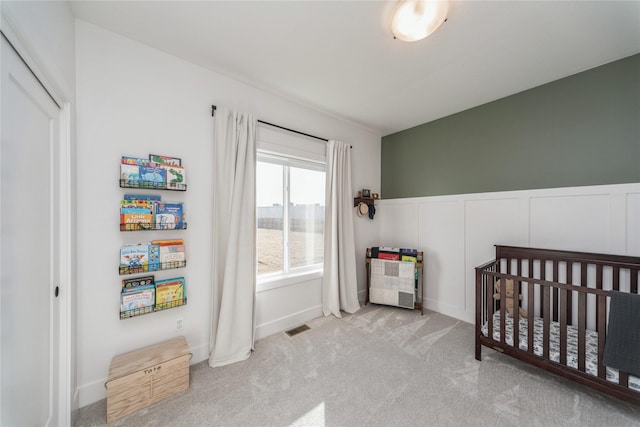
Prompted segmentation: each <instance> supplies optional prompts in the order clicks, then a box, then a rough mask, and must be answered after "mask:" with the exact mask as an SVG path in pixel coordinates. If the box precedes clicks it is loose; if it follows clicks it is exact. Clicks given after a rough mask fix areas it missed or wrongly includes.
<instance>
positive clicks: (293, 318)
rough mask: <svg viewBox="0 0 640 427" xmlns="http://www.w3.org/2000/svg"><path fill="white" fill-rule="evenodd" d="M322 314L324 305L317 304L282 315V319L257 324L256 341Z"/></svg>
mask: <svg viewBox="0 0 640 427" xmlns="http://www.w3.org/2000/svg"><path fill="white" fill-rule="evenodd" d="M320 316H322V305H317V306H314V307H311V308H308V309H306V310H302V311H299V312H297V313H293V314H291V315H288V316H285V317H281V318H280V319H276V320H272V321H271V322H267V323H263V324H262V325H257V326H256V341H257V340H260V339H262V338H265V337H268V336H269V335H273V334H277V333H278V332H282V331H286V330H288V329H291V328H294V327H296V326H300V325H301V324H303V323H305V322H308V321H309V320H312V319H315V318H317V317H320Z"/></svg>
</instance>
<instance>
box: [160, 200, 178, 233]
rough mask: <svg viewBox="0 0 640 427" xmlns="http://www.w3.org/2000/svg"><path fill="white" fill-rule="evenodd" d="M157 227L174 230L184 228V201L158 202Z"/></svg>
mask: <svg viewBox="0 0 640 427" xmlns="http://www.w3.org/2000/svg"><path fill="white" fill-rule="evenodd" d="M155 208H156V209H155V217H156V228H158V229H160V230H174V229H182V228H184V205H183V204H182V203H169V202H156V205H155Z"/></svg>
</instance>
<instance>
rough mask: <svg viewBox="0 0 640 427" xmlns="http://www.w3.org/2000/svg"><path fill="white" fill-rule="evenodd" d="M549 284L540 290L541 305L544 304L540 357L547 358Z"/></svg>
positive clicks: (549, 322)
mask: <svg viewBox="0 0 640 427" xmlns="http://www.w3.org/2000/svg"><path fill="white" fill-rule="evenodd" d="M549 295H550V292H549V286H544V287H543V291H542V305H543V306H544V313H545V314H546V316H544V318H543V321H542V328H543V329H542V342H543V344H542V357H544V358H545V359H548V358H549V326H550V325H551V320H550V319H549Z"/></svg>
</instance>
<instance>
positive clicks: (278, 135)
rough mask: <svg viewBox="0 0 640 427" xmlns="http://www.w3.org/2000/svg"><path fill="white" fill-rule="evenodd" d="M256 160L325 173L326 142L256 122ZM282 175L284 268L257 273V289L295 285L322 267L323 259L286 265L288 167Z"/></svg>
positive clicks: (319, 274)
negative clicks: (299, 264)
mask: <svg viewBox="0 0 640 427" xmlns="http://www.w3.org/2000/svg"><path fill="white" fill-rule="evenodd" d="M257 161H259V162H266V163H274V164H280V165H283V166H285V167H298V168H303V169H310V170H316V171H322V172H324V173H326V143H325V142H324V141H318V140H315V139H310V138H307V137H304V136H298V135H295V134H291V133H289V132H282V131H280V130H276V129H271V128H269V127H265V126H259V127H258V152H257ZM284 175H285V177H284V179H283V186H284V188H283V199H284V200H283V204H284V210H283V249H282V250H283V251H284V254H283V271H281V272H277V273H266V274H261V275H257V273H256V292H263V291H266V290H269V289H274V288H279V287H282V286H290V285H295V284H298V283H300V282H304V281H307V280H313V279H317V278H321V277H322V275H323V271H324V263H318V264H314V265H311V266H304V267H297V268H294V269H293V270H291V269H290V268H289V259H288V258H289V251H288V246H287V245H288V240H289V239H288V238H289V226H288V224H289V222H288V216H289V199H290V196H289V173H288V170H287V173H285V174H284ZM325 192H326V189H325Z"/></svg>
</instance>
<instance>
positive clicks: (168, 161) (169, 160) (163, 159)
mask: <svg viewBox="0 0 640 427" xmlns="http://www.w3.org/2000/svg"><path fill="white" fill-rule="evenodd" d="M149 160H150V161H152V162H153V163H158V164H160V165H171V166H181V165H182V159H179V158H177V157H169V156H161V155H160V154H149Z"/></svg>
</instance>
